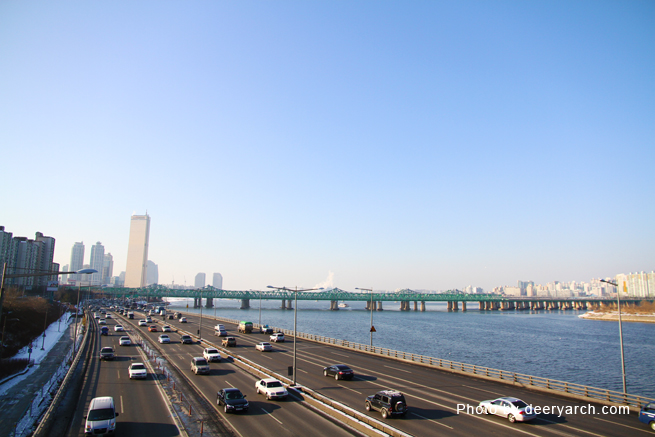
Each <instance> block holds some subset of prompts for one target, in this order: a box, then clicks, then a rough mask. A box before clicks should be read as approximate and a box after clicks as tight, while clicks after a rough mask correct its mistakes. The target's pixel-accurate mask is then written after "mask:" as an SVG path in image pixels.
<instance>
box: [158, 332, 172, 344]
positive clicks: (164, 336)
mask: <svg viewBox="0 0 655 437" xmlns="http://www.w3.org/2000/svg"><path fill="white" fill-rule="evenodd" d="M158 341H159V342H160V343H161V344H164V343H170V342H171V339H170V337H169V336H168V335H167V334H162V335H160V336H159V340H158Z"/></svg>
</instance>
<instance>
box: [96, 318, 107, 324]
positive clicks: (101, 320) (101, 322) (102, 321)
mask: <svg viewBox="0 0 655 437" xmlns="http://www.w3.org/2000/svg"><path fill="white" fill-rule="evenodd" d="M106 324H107V321H106V320H105V319H100V320H98V325H106Z"/></svg>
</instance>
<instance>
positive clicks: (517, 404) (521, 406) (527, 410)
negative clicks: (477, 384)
mask: <svg viewBox="0 0 655 437" xmlns="http://www.w3.org/2000/svg"><path fill="white" fill-rule="evenodd" d="M480 407H482V408H483V411H484V412H485V414H495V415H496V416H501V417H507V420H509V421H510V422H527V421H528V420H532V419H534V418H535V417H537V415H536V414H535V412H534V410H533V409H532V407H531V406H530V405H528V404H526V403H525V402H523V401H522V400H521V399H518V398H511V397H505V398H498V399H494V400H489V401H482V402H480Z"/></svg>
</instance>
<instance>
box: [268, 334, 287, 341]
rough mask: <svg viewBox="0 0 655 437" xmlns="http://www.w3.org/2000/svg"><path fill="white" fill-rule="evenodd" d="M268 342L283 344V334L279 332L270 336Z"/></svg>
mask: <svg viewBox="0 0 655 437" xmlns="http://www.w3.org/2000/svg"><path fill="white" fill-rule="evenodd" d="M269 340H270V341H272V342H274V343H278V342H280V343H281V342H284V334H283V333H281V332H278V333H276V334H273V335H271V337H270V339H269Z"/></svg>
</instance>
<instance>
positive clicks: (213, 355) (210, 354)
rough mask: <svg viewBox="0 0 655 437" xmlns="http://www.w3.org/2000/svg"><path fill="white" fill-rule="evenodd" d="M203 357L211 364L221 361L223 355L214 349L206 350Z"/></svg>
mask: <svg viewBox="0 0 655 437" xmlns="http://www.w3.org/2000/svg"><path fill="white" fill-rule="evenodd" d="M202 356H203V357H205V359H206V360H207V361H209V362H210V363H211V362H212V361H221V354H220V353H219V352H218V349H216V348H213V347H208V348H205V350H204V351H203V352H202Z"/></svg>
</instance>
